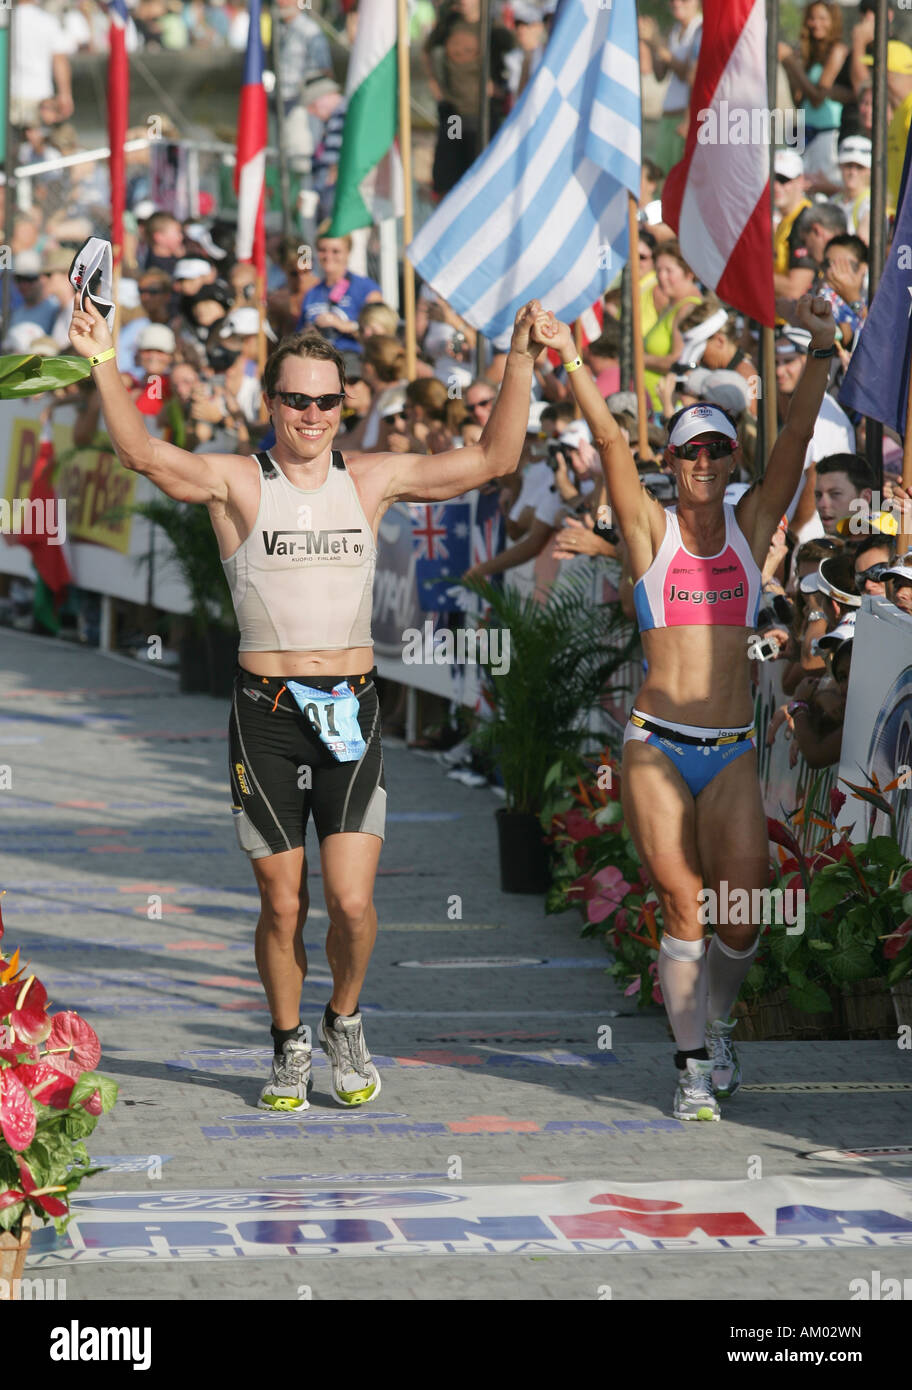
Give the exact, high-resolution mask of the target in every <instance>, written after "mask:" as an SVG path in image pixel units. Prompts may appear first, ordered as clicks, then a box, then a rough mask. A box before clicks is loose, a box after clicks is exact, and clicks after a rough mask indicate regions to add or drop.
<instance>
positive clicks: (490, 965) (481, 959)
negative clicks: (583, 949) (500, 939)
mask: <svg viewBox="0 0 912 1390" xmlns="http://www.w3.org/2000/svg"><path fill="white" fill-rule="evenodd" d="M393 964H394V965H398V966H401V967H405V968H406V969H411V970H506V969H510V970H515V969H518V968H522V969H528V968H530V967H533V966H534V967H537V968H539V969H542V968H545V969H548V970H605V969H607V967H606V965H605V961H604V959H602V960H592V959H591V958H590V957H589V956H557V957H553V958H551V959H550V960H549V959H546V958H545V957H543V956H453V957H451V958H448V959H444V958H441V959H440V960H397V961H394V962H393Z"/></svg>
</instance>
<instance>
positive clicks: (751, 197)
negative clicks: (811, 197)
mask: <svg viewBox="0 0 912 1390" xmlns="http://www.w3.org/2000/svg"><path fill="white" fill-rule="evenodd" d="M767 109H768V103H767V89H766V6H765V0H704V3H703V39H702V42H701V45H700V57H699V59H698V61H697V71H696V75H695V77H694V84H693V92H692V93H691V99H690V128H689V130H688V133H687V144H686V147H685V151H684V158H683V159H682V160H681V162H680V164H676V165H675V166H674V168H673V169H671V170H670V171H669V173H668V177H667V178H666V180H665V187H664V189H663V191H662V220H663V221H664V222H667V223H668V225H669V227H672V228H673V229H674V230H675V231H676V232H677V234H678V240H679V241H680V243H681V250H682V252H683V254H684V257H685V259H686V260H687V262H688V264H689V265H690V266H691V267H692V269H693V270H694V271H695V272H696V274H697V276H698V278H699V279H700V280H702V281H703V284H704V285H708V286H709V288H710V289H713V290H715V291H716V293H717V294H718V295H719V297H720V299H724V300H725V301H726V303H728V304H732V305H734V307H735V308H736V309H740V310H741V312H742V313H744V314H747V315H748V316H749V317H750V318H752V319H756V320H757V322H758V323H765V324H767V325H768V326H769V327H772V326H773V323H774V322H775V312H774V307H773V305H774V295H773V250H772V247H773V231H772V216H771V213H770V190H769V142H770V132H769V118H768V116H767V115H766V113H767ZM764 117H766V123H765V126H764V120H763V118H764ZM764 137H765V138H764Z"/></svg>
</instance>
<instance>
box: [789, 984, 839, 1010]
mask: <svg viewBox="0 0 912 1390" xmlns="http://www.w3.org/2000/svg"><path fill="white" fill-rule="evenodd" d="M788 997H789V1003H790V1004H793V1005H794V1006H795V1008H796V1009H800V1010H801V1012H802V1013H805V1014H824V1013H830V1012H831V1010H832V1007H833V1006H832V1003H831V1001H830V996H829V995H828V994H827V992H826V990H825V989H823V987H822V986H821V985H818V984H815V983H814V981H813V980H807V979H804V980H802V981H801V982H800V983H793V984H790V985H789V992H788Z"/></svg>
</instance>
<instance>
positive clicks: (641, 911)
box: [542, 750, 912, 1013]
mask: <svg viewBox="0 0 912 1390" xmlns="http://www.w3.org/2000/svg"><path fill="white" fill-rule="evenodd" d="M869 783H870V785H868V786H862V785H856V784H855V783H849V782H846V783H845V785H846V786H847V787H848V788H849V790H850V792H851V794H852V796H853V797H854V798H855V799H856V800H858V801H860V802H865V803H867V804H868V805H870V806H871V807H872V808H873V811H881V812H883V813H884V814H886V815H887V816H888V817H889V818H890V822H891V829H892V828H893V819H892V818H893V808H892V807H891V805H890V803H889V802H888V800H887V799H886V798H885V797H884V795H883V793H884V792H885V791H889V790H891V789H892V787H884V788H881V787H880V786H879V785H878V783H877V779H876V777H872V778H870V779H869ZM546 785H547V787H548V788H549V794H550V801H549V802H548V804H547V805H546V807H545V809H544V811H543V814H542V824H543V825H544V827H545V829H546V830H547V831H548V832H549V837H550V842H551V845H552V854H553V858H554V875H553V881H552V886H551V891H550V893H549V895H548V898H547V902H546V910H547V911H548V912H551V913H556V912H565V911H566V910H567V909H568V908H570V907H577V908H579V909H580V911H581V912H582V915H583V918H584V926H583V933H582V934H583V935H584V936H591V935H596V934H600V935H603V936H604V937H605V940H606V945H607V947H608V949H609V950H610V951H611V953H612V955H613V957H614V963H613V964H612V965H611V966H610V967H609V968H610V973H611V974H612V975H613V976H614V977H615V978H616V979H617V980H618V981H619V982H620V983H622V984H623V985H624V986H625V988H624V993H625V994H627V995H635V996H636V998H637V1002H638V1004H639V1005H640V1007H644V1006H646V1005H649V1004H650V1003H661V1002H662V994H661V989H660V987H659V984H658V978H657V977H658V951H659V944H660V941H661V933H662V919H661V908H660V906H659V903H658V901H657V899H656V894H655V892H654V890H653V889H652V887H651V885H650V884H649V883H648V882H647V880H646V876H645V873H644V871H643V867H642V864H641V863H640V860H639V856H638V855H637V852H636V849H635V847H634V845H633V841H632V839H631V837H630V832H629V831H628V829H627V827H626V826H625V825H624V823H623V813H622V810H621V804H620V794H621V791H620V772H619V769H618V764H617V761H616V759H615V758H614V757H613V756H612V755H611V753H610V751H609V750H605V752H604V753H603V754H602V755H601V757H600V759H598V760H594V759H581V760H578V761H577V762H575V763H572V764H568V763H567V762H563V763H559V764H555V765H554V766H553V767H552V768H551V770H550V772H549V774H548V778H547V783H546ZM845 802H846V796H845V794H844V793H843V792H841V791H838V790H835V789H834V790H833V791H831V792H830V812H831V815H830V818H829V819H827V818H825V817H824V816H821V815H818V814H817V812H816V811H813V810H809V809H808V810H805V809H799V810H796V811H794V812H792V813H791V814H789V815H786V816H785V818H784V820H775V819H773V818H772V817H770V818H768V820H767V829H768V834H769V838H770V840H771V841H772V843H773V844H774V845H775V846H776V847H777V853H776V859H774V861H773V863H772V865H771V868H772V876H773V883H772V884H771V887H772V888H773V889H774V894H773V901H775V896H776V895H775V890H776V889H781V890H783V897H784V895H785V894H787V893H789V892H791V893H792V894H794V893H796V892H800V893H802V894H803V898H802V899H801V900H800V901H801V902H802V903H803V905H804V914H803V922H802V924H801V925H802V926H803V930H792V931H789V930H788V923H787V921H783V922H782V924H779V923H778V922H775V923H766V924H765V925H764V927H763V930H762V932H761V937H760V945H759V948H758V952H757V958H756V961H755V963H754V965H753V966H752V967H751V970H750V972H749V973H748V976H747V979H746V981H745V986H744V997H745V998H746V999H747V1000H751V999H756V998H759V997H761V996H763V995H767V994H769V993H771V992H772V991H774V990H777V989H780V988H782V987H783V986H785V987H787V989H788V1000H789V1003H790V1004H792V1005H793V1006H794V1007H795V1008H797V1009H799V1010H801V1011H803V1012H805V1013H826V1012H829V1011H831V1009H832V1007H833V996H834V993H836V992H839V991H846V990H849V989H851V987H852V986H853V985H854V984H857V983H858V982H859V981H862V980H870V979H877V978H882V979H883V980H884V983H885V985H886V986H889V985H894V984H897V983H898V982H899V981H901V980H903V979H905V978H906V977H907V976H910V975H912V862H910V861H908V860H906V859H905V857H904V855H903V853H902V851H901V850H900V848H899V845H898V843H897V841H896V838H895V836H894V835H892V834H888V835H877V836H874V835H870V834H869V836H868V838H867V839H866V840H863V841H857V842H853V841H851V840H850V835H852V834H854V830H855V827H854V826H853V827H852V828H851V830H850V831H849V832H845V831H841V830H839V829H838V827H837V826H836V824H835V819H836V817H837V816H838V815H839V813H840V811H841V810H842V807H843V806H844V804H845ZM809 804H810V800H809ZM805 820H807V822H808V823H809V824H812V825H816V826H818V827H819V828H820V829H821V830H822V831H823V832H824V834H823V836H822V838H821V840H820V841H819V843H818V844H817V845H816V846H815V847H814V849H813V850H812V851H809V852H805V851H803V850H802V848H801V845H800V844H799V841H798V836H797V834H796V831H797V830H799V829H800V828H801V827H803V826H804V825H805ZM872 824H873V817H872ZM777 861H778V862H777ZM780 901H782V899H780ZM784 901H785V902H786V903H787V902H788V901H789V900H788V898H784ZM793 901H795V900H794V899H793ZM784 915H785V914H784ZM793 925H794V924H793Z"/></svg>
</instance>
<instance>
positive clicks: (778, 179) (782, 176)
mask: <svg viewBox="0 0 912 1390" xmlns="http://www.w3.org/2000/svg"><path fill="white" fill-rule="evenodd" d="M775 179H776V182H777V183H792V182H793V180H792V179H789V178H786V176H785V174H776V175H775Z"/></svg>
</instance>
